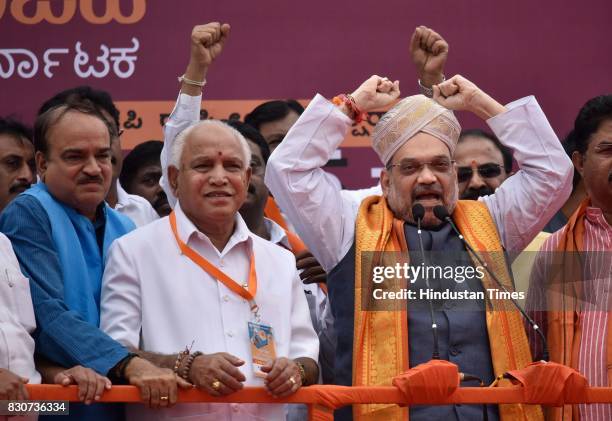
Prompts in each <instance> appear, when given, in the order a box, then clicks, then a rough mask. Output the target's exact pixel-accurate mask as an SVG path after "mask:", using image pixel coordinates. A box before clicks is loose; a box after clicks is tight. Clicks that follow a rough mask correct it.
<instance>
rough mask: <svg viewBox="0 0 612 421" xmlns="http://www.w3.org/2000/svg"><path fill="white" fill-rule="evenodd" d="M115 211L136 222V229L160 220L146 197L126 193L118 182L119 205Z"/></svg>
mask: <svg viewBox="0 0 612 421" xmlns="http://www.w3.org/2000/svg"><path fill="white" fill-rule="evenodd" d="M115 210H116V211H117V212H119V213H121V214H123V215H125V216H127V217H128V218H130V219H131V220H132V222H134V225H136V227H137V228H138V227H142V226H143V225H147V224H148V223H149V222H153V221H156V220H158V219H159V214H158V213H157V212H156V211H155V209H154V208H153V206H151V204H150V203H149V201H148V200H147V199H145V198H144V197H140V196H137V195H135V194H129V193H128V192H126V191H125V190H124V189H123V187H121V184H119V180H117V205H116V206H115Z"/></svg>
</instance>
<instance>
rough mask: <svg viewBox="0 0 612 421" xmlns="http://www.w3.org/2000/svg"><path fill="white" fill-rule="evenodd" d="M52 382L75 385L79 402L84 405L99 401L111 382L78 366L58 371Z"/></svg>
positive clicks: (89, 369) (88, 369) (90, 370)
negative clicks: (77, 388) (77, 389)
mask: <svg viewBox="0 0 612 421" xmlns="http://www.w3.org/2000/svg"><path fill="white" fill-rule="evenodd" d="M53 382H54V383H55V384H61V385H62V386H69V385H71V384H76V385H77V386H78V387H79V400H80V401H81V402H84V403H85V404H86V405H89V404H90V403H92V402H93V401H98V400H100V398H101V397H102V394H103V393H104V391H105V390H109V389H110V388H111V381H110V380H109V379H108V378H107V377H104V376H101V375H100V374H98V373H96V372H95V371H93V370H92V369H91V368H85V367H82V366H80V365H77V366H74V367H72V368H69V369H67V370H64V371H60V372H59V373H57V374H56V375H55V377H54V378H53Z"/></svg>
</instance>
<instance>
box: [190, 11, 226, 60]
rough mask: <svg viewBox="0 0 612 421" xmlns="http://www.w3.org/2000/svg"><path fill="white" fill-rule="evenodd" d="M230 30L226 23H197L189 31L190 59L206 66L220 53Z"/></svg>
mask: <svg viewBox="0 0 612 421" xmlns="http://www.w3.org/2000/svg"><path fill="white" fill-rule="evenodd" d="M229 32H230V26H229V25H228V24H227V23H224V24H220V23H219V22H211V23H207V24H206V25H198V26H195V27H194V28H193V30H192V31H191V61H192V62H195V63H197V64H198V65H199V66H201V67H208V66H210V64H211V63H212V62H213V61H214V60H215V58H217V57H218V56H219V54H221V51H223V45H224V44H225V41H226V40H227V37H228V35H229Z"/></svg>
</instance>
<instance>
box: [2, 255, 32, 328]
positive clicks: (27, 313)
mask: <svg viewBox="0 0 612 421" xmlns="http://www.w3.org/2000/svg"><path fill="white" fill-rule="evenodd" d="M0 278H1V280H0V284H1V285H2V287H1V289H2V296H3V298H4V299H5V300H4V301H5V303H6V306H7V309H8V313H9V314H7V315H6V316H7V317H10V318H11V319H13V320H14V321H16V322H18V323H19V324H20V325H21V326H23V328H24V329H25V330H26V331H28V332H29V333H31V332H32V331H33V330H34V329H35V328H36V319H35V318H34V309H33V306H32V295H31V294H30V281H29V280H28V278H26V277H25V276H23V274H22V273H21V271H20V270H19V269H17V268H13V267H5V268H4V270H3V273H1V274H0Z"/></svg>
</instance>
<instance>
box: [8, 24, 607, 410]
mask: <svg viewBox="0 0 612 421" xmlns="http://www.w3.org/2000/svg"><path fill="white" fill-rule="evenodd" d="M229 34H230V27H229V25H228V24H219V23H209V24H206V25H200V26H196V27H195V28H194V29H193V31H192V33H191V41H190V42H191V44H190V45H191V49H190V57H189V61H188V63H187V67H186V70H185V73H184V74H183V76H181V77H180V92H179V96H178V99H177V102H176V105H175V107H174V110H173V111H172V113H171V114H170V116H169V118H168V120H167V122H166V124H165V126H164V132H163V141H159V140H149V141H144V139H143V142H142V143H140V144H139V145H138V146H136V147H135V148H134V149H133V150H132V151H130V152H129V153H128V154H127V155H126V156H125V157H124V156H123V152H122V148H121V127H120V124H119V111H118V110H117V108H116V107H115V105H114V104H113V101H112V98H111V95H110V94H109V93H107V92H104V91H100V90H96V89H93V88H91V87H87V86H84V87H77V88H71V89H67V90H64V91H61V92H59V93H58V94H57V95H55V96H53V97H52V98H50V99H49V100H48V101H46V102H45V103H44V104H43V105H42V106H41V107H40V109H39V111H38V115H37V117H36V120H35V122H34V124H33V129H31V128H29V127H28V126H27V125H25V124H22V123H21V122H18V121H16V120H13V119H10V118H2V119H0V212H1V213H0V233H1V234H0V246H1V253H0V264H1V265H2V267H1V269H2V271H3V276H4V278H5V279H4V281H3V282H2V283H1V285H2V286H1V287H0V300H1V301H2V305H1V306H0V315H1V316H0V317H1V318H0V332H1V333H2V337H3V338H4V341H0V356H1V357H2V359H1V360H0V361H1V364H2V365H1V366H0V367H1V368H0V400H23V399H28V392H27V389H26V384H35V383H41V382H42V383H50V384H61V385H65V386H67V385H77V386H78V390H79V392H78V393H79V399H80V400H81V401H82V404H74V405H71V407H70V415H69V416H68V417H69V418H73V419H86V420H90V419H91V420H96V419H100V420H116V419H129V420H131V419H143V420H151V419H159V420H166V419H179V418H181V419H182V418H189V419H198V420H208V419H210V420H222V419H228V420H229V419H234V420H242V419H245V420H246V419H252V420H255V419H265V420H280V419H289V420H298V419H305V408H304V407H303V406H301V405H280V404H225V403H198V404H177V396H178V391H179V390H180V389H187V388H192V387H196V388H198V389H200V390H203V391H205V392H207V393H209V394H210V395H212V396H226V395H230V394H232V393H234V392H236V391H238V390H240V389H242V388H243V387H245V386H261V387H264V388H265V389H266V390H267V391H268V393H269V394H270V395H271V396H273V397H275V398H283V397H287V396H289V395H291V394H293V393H295V392H296V391H297V390H298V389H299V388H300V387H302V386H308V385H313V384H318V383H324V384H336V385H344V386H365V385H390V384H391V380H392V378H393V377H394V376H396V375H398V374H400V373H402V372H405V371H407V370H408V369H409V368H411V367H415V366H417V365H419V364H421V363H425V362H427V361H429V360H430V359H431V358H432V350H434V355H435V356H439V358H441V359H444V360H448V361H450V362H452V363H454V364H456V365H458V367H459V370H460V371H461V372H464V373H470V374H471V375H472V376H473V377H474V378H477V379H480V380H481V381H482V382H483V383H485V384H490V383H492V382H493V381H494V380H495V379H496V378H498V377H499V376H500V375H502V374H504V373H506V372H507V371H510V370H516V369H520V368H524V367H526V366H527V365H528V364H530V363H531V362H532V361H535V360H537V359H541V358H546V355H545V354H548V352H549V353H550V359H551V361H556V362H559V363H562V364H565V365H567V366H569V367H572V368H574V369H576V370H578V371H579V372H580V373H582V374H583V375H584V376H585V377H586V378H587V380H588V381H589V384H590V385H591V386H612V345H610V344H611V343H612V342H610V338H612V336H611V335H610V329H611V328H610V326H612V320H610V319H609V316H610V309H611V308H612V306H611V303H610V295H611V294H610V291H611V290H610V287H611V285H610V280H611V276H612V275H611V274H612V259H611V258H610V254H609V252H610V251H612V95H610V94H606V95H601V96H598V97H595V98H592V99H590V100H589V101H588V102H587V103H586V104H585V105H584V107H583V108H582V109H581V110H579V112H578V115H577V117H576V120H575V123H574V128H573V130H572V131H571V133H570V134H569V135H568V136H567V138H566V139H564V140H563V141H560V140H559V139H558V138H557V136H556V134H555V132H554V131H553V129H552V127H551V126H550V124H549V123H548V121H547V118H546V116H545V114H544V112H543V111H542V109H541V108H540V106H539V105H538V102H537V101H536V99H535V97H533V96H527V97H524V98H522V99H518V100H516V101H514V102H512V103H510V104H507V105H502V104H500V103H499V102H497V101H496V100H495V99H494V98H492V97H491V96H489V95H488V94H487V93H485V92H484V91H483V90H481V89H480V88H479V87H478V86H477V85H476V84H475V83H473V82H472V81H470V80H468V79H467V78H465V77H463V76H461V75H455V76H453V77H448V78H446V77H445V75H444V67H445V64H446V61H447V59H448V51H449V48H448V43H447V41H446V40H445V39H444V38H443V37H442V36H441V35H439V34H438V33H436V32H435V31H433V30H432V29H430V28H427V27H418V28H416V29H415V31H414V33H413V35H412V39H411V44H410V54H411V58H412V61H413V62H414V65H415V69H416V72H415V76H416V77H415V79H416V83H415V86H416V87H417V88H418V89H419V91H420V93H419V94H417V95H411V96H407V97H405V98H403V99H401V100H400V88H399V81H391V80H389V79H388V78H386V77H382V76H377V75H374V76H371V77H370V78H368V79H367V80H366V81H365V82H364V83H363V84H362V85H360V86H359V87H357V88H356V89H355V91H353V92H352V93H350V94H348V93H345V94H340V95H338V96H336V97H334V98H333V99H327V98H325V97H323V96H321V95H319V94H317V95H316V96H315V97H314V98H313V99H312V101H311V102H310V103H309V105H308V106H307V108H306V109H304V108H303V107H302V106H301V105H300V104H299V103H298V102H297V101H294V100H286V101H269V102H266V103H263V104H261V105H259V106H258V107H256V108H255V109H254V110H252V111H251V112H250V113H249V114H247V115H246V116H245V118H244V122H241V121H237V120H231V121H227V122H226V121H218V120H200V108H201V104H202V101H203V99H202V92H203V89H204V90H205V88H204V85H205V82H206V77H207V73H208V71H209V69H210V68H211V66H212V64H213V63H214V61H215V59H216V58H217V57H218V56H219V55H220V54H221V53H222V51H223V49H224V48H225V42H226V40H227V39H228V37H229ZM389 107H390V109H389V111H387V112H386V113H385V114H384V116H383V117H381V119H380V121H379V122H378V123H377V124H376V126H375V130H374V133H373V134H372V147H373V149H374V151H375V152H376V154H377V155H378V157H379V158H380V161H381V163H382V166H383V167H384V168H383V170H382V172H381V177H380V183H378V184H376V185H374V186H364V188H363V189H361V190H346V189H343V188H342V185H341V184H340V182H339V181H338V179H337V178H336V177H334V176H333V175H331V174H330V173H328V172H326V171H325V169H324V168H323V167H324V166H325V164H326V163H327V162H328V161H329V160H330V159H331V157H332V155H333V153H334V151H335V150H336V149H337V148H338V147H339V146H340V145H341V143H342V141H343V140H344V138H345V136H346V134H347V132H348V131H349V129H350V128H351V126H352V125H353V124H355V123H356V122H359V121H361V119H363V117H364V113H367V112H369V111H373V110H378V109H381V108H389ZM454 111H468V112H471V113H473V114H474V115H476V116H477V117H479V118H480V119H482V120H483V121H485V122H486V124H487V125H488V127H489V128H490V131H484V130H480V129H469V130H462V128H461V126H460V124H459V122H458V120H457V119H456V117H455V116H454V113H453V112H454ZM415 250H420V251H421V253H415ZM524 250H536V251H537V250H540V251H539V253H538V255H537V257H536V258H535V262H533V271H532V272H531V275H530V281H529V282H528V289H529V290H528V294H527V304H526V309H527V313H528V314H529V315H530V316H531V317H532V318H533V319H534V320H535V321H536V323H537V325H539V326H540V329H541V330H542V332H543V333H544V336H545V337H546V338H547V339H548V341H547V344H545V343H543V341H542V340H541V338H540V337H539V336H538V335H537V334H536V333H537V332H535V331H534V330H533V329H532V328H531V326H530V324H529V323H527V322H526V320H525V318H524V317H523V316H522V315H521V314H520V312H519V311H518V310H516V311H499V309H498V308H496V304H495V303H494V302H483V303H481V304H482V305H480V306H477V308H469V309H465V308H459V306H457V305H456V304H455V303H453V302H452V300H447V301H446V302H439V301H436V302H432V301H430V302H429V305H430V307H429V308H422V307H419V306H413V305H411V303H410V302H407V303H406V302H404V303H403V304H402V305H403V306H404V307H403V309H401V311H393V310H387V311H380V310H379V311H370V309H368V307H367V305H365V304H364V303H366V302H367V301H368V300H369V298H368V297H369V296H370V295H371V294H372V283H371V282H370V279H371V277H368V276H369V274H368V272H367V271H365V270H364V268H365V267H367V262H366V260H367V258H366V257H365V256H367V253H368V252H376V253H383V252H390V253H400V254H401V255H406V256H409V259H410V261H411V262H414V264H420V263H423V264H425V260H426V258H425V253H424V252H425V251H427V252H437V253H438V254H432V256H441V255H444V254H446V255H449V256H453V258H452V259H446V260H444V264H445V265H450V266H457V265H460V264H468V265H470V266H472V265H473V266H477V265H478V263H479V261H478V260H476V259H477V257H475V255H476V253H489V254H491V255H492V256H493V257H490V262H489V263H490V264H489V265H488V269H487V270H488V272H487V273H486V274H485V275H484V277H483V278H482V279H476V280H472V281H469V280H468V281H467V282H454V281H452V280H451V281H444V280H442V279H431V280H425V281H423V282H425V283H421V280H419V282H416V283H415V284H414V285H413V287H414V288H424V287H425V286H426V287H427V288H431V289H433V290H442V289H449V288H450V289H452V290H453V291H458V292H461V291H464V292H466V291H470V292H483V291H485V290H488V289H491V288H495V287H497V286H498V283H499V284H501V285H502V286H503V288H505V289H507V290H509V291H514V290H515V288H517V286H516V285H515V282H514V280H513V271H512V270H511V269H510V268H511V264H512V263H513V261H514V260H515V258H516V257H517V256H518V255H519V254H520V253H521V252H522V251H524ZM555 253H562V254H563V253H565V254H567V255H572V256H573V255H578V256H582V257H585V256H586V258H584V259H582V261H581V262H580V264H579V265H578V266H576V261H575V259H567V260H568V261H570V260H571V262H568V263H567V264H568V265H570V264H572V265H573V266H571V268H572V270H569V269H568V270H565V268H566V266H563V265H564V264H566V263H564V262H565V261H563V262H562V263H561V270H559V266H558V265H559V261H558V259H556V258H555V257H554V256H555ZM589 253H591V254H589ZM606 253H607V254H606ZM589 256H595V257H589ZM585 261H586V262H585ZM466 262H467V263H466ZM433 263H439V262H433ZM567 267H568V268H569V266H567ZM576 267H578V269H576ZM564 276H565V277H564ZM572 276H573V277H572ZM561 278H563V279H561ZM566 278H568V279H566ZM551 285H552V287H553V288H551ZM559 285H561V286H562V288H563V290H562V291H561V293H560V294H559V289H558V288H557V287H558V286H559ZM576 285H580V286H581V288H578V289H580V292H579V293H578V294H577V295H572V294H571V293H567V294H566V287H567V288H569V289H572V290H574V291H575V290H576V289H577V287H576ZM560 296H562V297H571V299H569V301H570V307H567V303H565V302H564V303H563V305H564V307H559V306H557V304H558V301H559V297H560ZM584 301H586V302H588V303H589V306H584V305H581V304H580V303H583V302H584ZM434 321H435V322H434ZM432 322H433V326H432ZM432 327H433V334H432ZM504 381H507V380H502V383H503V382H504ZM116 384H131V385H135V386H137V387H138V389H139V391H140V396H141V399H142V402H143V404H142V405H123V404H102V403H98V402H97V401H98V400H100V398H101V397H102V396H103V394H104V393H105V391H107V390H109V389H111V388H112V387H113V385H116ZM485 412H486V414H485V416H486V417H487V419H489V420H497V419H502V420H514V419H529V420H538V419H544V418H547V419H555V420H557V419H558V420H570V419H573V420H578V419H581V420H609V419H612V405H609V404H591V405H587V404H580V405H573V406H572V405H568V406H564V407H558V408H553V407H540V406H536V405H518V404H516V405H514V404H513V405H487V406H486V411H485ZM407 417H410V419H411V420H431V419H445V420H446V419H458V420H477V419H478V420H479V419H482V417H483V409H482V407H481V406H478V405H442V406H433V405H414V406H410V407H408V408H406V407H400V406H397V405H352V406H346V407H343V408H340V409H339V410H337V411H335V414H334V418H335V419H337V420H351V419H362V420H370V419H372V420H373V419H385V420H387V419H389V420H391V419H406V418H407ZM40 418H43V417H42V416H41V417H40Z"/></svg>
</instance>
